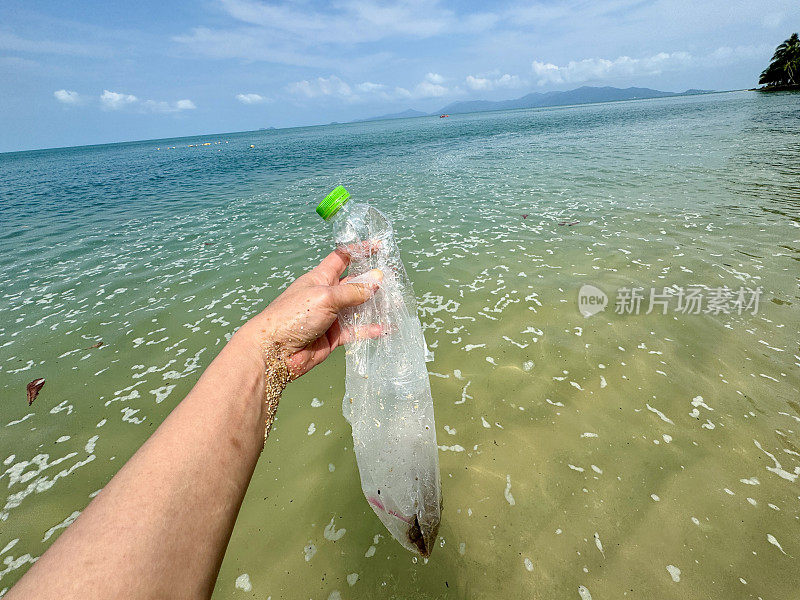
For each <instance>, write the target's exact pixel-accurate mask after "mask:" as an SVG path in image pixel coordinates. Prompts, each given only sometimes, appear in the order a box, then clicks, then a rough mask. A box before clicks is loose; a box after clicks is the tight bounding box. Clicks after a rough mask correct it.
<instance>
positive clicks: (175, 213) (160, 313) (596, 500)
mask: <svg viewBox="0 0 800 600" xmlns="http://www.w3.org/2000/svg"><path fill="white" fill-rule="evenodd" d="M206 143H207V144H208V145H204V144H206ZM251 145H252V146H253V147H252V148H251ZM340 183H341V184H344V185H346V186H347V187H348V189H349V190H350V191H351V193H352V195H353V197H354V198H357V199H359V200H369V201H371V202H373V203H374V204H375V206H377V207H378V208H380V209H381V210H382V211H384V212H385V213H386V214H387V215H388V216H389V217H390V218H391V219H392V220H393V221H394V223H395V226H396V229H397V232H398V239H399V245H400V249H401V251H402V253H403V257H404V260H405V263H406V266H407V269H408V272H409V275H410V277H411V279H412V281H413V284H414V286H415V293H416V296H417V298H418V301H419V314H420V317H421V319H422V322H423V325H424V327H425V335H426V338H427V343H428V345H429V346H430V348H431V350H432V351H433V352H434V356H435V359H434V361H433V362H431V363H429V364H428V368H429V370H430V375H431V385H432V390H433V397H434V402H435V407H436V424H437V436H438V441H439V444H440V462H441V472H442V486H443V498H444V503H443V505H444V512H443V520H442V526H441V530H440V537H439V539H438V541H437V546H438V547H436V548H435V549H434V551H433V555H432V556H431V558H430V559H429V560H427V561H426V560H421V559H418V558H416V557H414V556H412V555H411V554H410V553H408V552H406V551H405V550H404V549H403V548H402V547H401V546H400V545H399V544H397V543H396V542H395V541H393V540H392V539H391V538H390V537H389V536H388V535H387V532H386V531H385V530H384V528H383V526H382V525H381V523H380V522H379V521H378V519H377V517H376V516H375V515H374V514H373V512H372V510H371V509H370V507H369V506H368V504H367V502H366V500H365V499H364V498H363V496H362V493H361V489H360V486H359V480H358V473H357V469H356V464H355V458H354V454H353V451H352V439H351V434H350V427H349V425H348V424H347V422H346V421H345V420H344V418H343V417H342V414H341V398H342V395H343V392H344V388H343V384H344V360H343V356H342V352H341V350H340V351H339V352H337V354H336V355H335V356H333V357H332V358H331V359H330V360H329V361H327V362H326V363H325V364H324V365H322V366H320V367H318V368H317V369H315V370H314V371H313V372H311V373H310V374H308V375H306V376H305V377H303V378H302V379H300V380H299V381H297V382H295V383H292V384H290V386H289V387H288V389H287V390H286V392H285V394H284V397H283V400H282V402H281V405H280V410H279V413H278V422H277V425H276V428H275V429H274V431H273V434H272V436H271V437H270V440H269V443H268V445H267V448H266V450H265V452H264V454H263V456H262V457H261V460H260V462H259V464H258V467H257V469H256V472H255V475H254V478H253V481H252V484H251V485H250V489H249V491H248V494H247V497H246V498H245V501H244V505H243V506H242V510H241V513H240V515H239V519H238V522H237V524H236V528H235V530H234V532H233V536H232V539H231V543H230V546H229V548H228V552H227V554H226V556H225V560H224V563H223V565H222V569H221V572H220V576H219V580H218V583H217V586H216V590H215V597H216V598H220V599H228V598H230V599H236V598H262V599H266V598H269V597H271V598H273V599H277V598H315V599H317V598H319V599H323V600H324V599H331V600H335V599H338V598H343V599H346V598H490V597H511V598H517V597H520V598H521V597H526V598H575V599H576V600H581V599H582V600H587V599H589V598H594V600H601V599H604V598H623V597H629V598H660V599H670V598H704V599H705V598H725V599H729V598H763V599H764V600H769V599H785V598H789V597H795V595H796V594H797V593H798V592H797V590H798V589H800V481H798V478H799V477H800V435H798V432H800V393H799V392H798V390H799V388H800V370H799V369H798V367H799V366H800V333H799V330H800V313H799V312H798V307H800V293H799V292H798V283H799V282H800V96H798V95H797V94H791V93H785V94H781V93H775V94H770V95H761V94H758V93H754V92H736V93H725V94H712V95H705V96H694V97H679V98H668V99H657V100H642V101H632V102H619V103H611V104H601V105H585V106H576V107H559V108H550V109H539V110H519V111H508V112H492V113H481V114H468V115H453V116H451V117H450V118H447V119H439V118H435V117H434V118H430V117H425V118H416V119H406V120H398V121H383V122H373V123H359V124H348V125H333V126H326V127H309V128H301V129H291V130H275V131H260V132H250V133H240V134H226V135H211V136H202V137H196V138H182V139H171V140H158V141H147V142H137V143H127V144H115V145H106V146H91V147H81V148H67V149H57V150H43V151H35V152H24V153H13V154H0V595H2V594H3V593H4V591H5V590H6V589H7V588H9V587H10V586H11V585H13V584H14V582H15V581H17V580H18V579H19V577H20V576H21V575H22V574H23V573H24V572H25V570H26V569H27V568H28V567H29V566H30V564H31V563H32V561H34V560H35V559H36V558H37V557H39V556H40V555H41V554H42V553H43V552H44V550H45V549H46V548H47V547H48V545H49V544H51V543H52V542H53V541H54V540H55V539H56V538H57V537H58V535H59V533H61V531H62V530H63V529H64V528H65V527H66V526H67V525H68V524H69V523H70V522H71V521H72V520H74V519H75V518H76V516H77V515H78V514H79V513H80V511H81V510H83V509H84V507H85V506H86V504H87V503H88V502H89V501H90V499H91V498H92V497H93V496H94V495H95V494H96V493H97V491H98V490H100V489H101V488H102V487H103V485H105V483H106V482H107V481H108V480H109V479H110V478H111V476H112V475H113V474H114V473H115V472H116V471H117V470H118V469H119V468H120V467H121V466H122V464H123V463H124V462H125V460H126V459H128V458H129V457H130V456H131V454H132V453H133V452H134V451H135V450H136V449H137V448H138V447H139V446H140V445H141V444H142V443H143V442H144V440H145V439H146V438H147V437H148V436H149V435H150V434H151V433H152V432H153V431H154V430H155V428H156V427H157V426H158V424H159V423H160V422H161V421H162V420H163V419H164V418H165V416H166V415H167V414H168V413H169V412H170V410H171V409H172V408H173V407H174V406H175V405H176V404H177V403H178V402H179V401H180V400H181V398H183V396H184V395H185V394H186V393H187V392H188V391H189V389H190V388H191V386H192V385H193V384H194V382H195V381H196V380H197V378H198V376H199V375H200V373H201V371H202V369H203V368H204V367H205V366H206V365H207V364H208V363H209V362H210V361H211V359H212V358H213V357H214V356H215V354H216V353H217V352H218V351H219V350H220V348H222V346H223V345H224V344H225V342H226V339H227V338H228V337H229V336H230V334H231V333H232V332H233V331H234V330H235V329H236V327H238V326H239V325H241V324H242V323H243V322H244V320H246V319H247V318H248V317H249V316H251V315H253V314H255V313H256V312H257V311H258V310H260V308H261V307H263V306H265V305H266V304H267V303H268V302H269V301H270V300H271V299H272V298H274V297H275V296H276V295H277V294H279V293H280V292H281V290H283V289H284V288H285V287H286V286H287V285H288V284H289V283H290V282H291V281H292V280H293V278H295V277H296V276H298V275H300V274H301V273H303V272H304V271H305V270H306V269H308V268H309V267H310V266H312V265H314V264H315V263H316V262H317V261H319V260H320V258H321V257H322V256H324V255H325V254H327V253H328V252H329V251H330V249H331V239H330V232H329V230H328V227H327V226H326V224H325V223H324V222H322V221H321V219H319V217H317V215H316V214H315V213H314V207H315V206H316V204H317V203H318V202H319V200H320V199H321V198H322V197H323V196H324V195H325V194H327V192H328V191H330V190H331V189H332V188H333V187H334V186H335V185H337V184H340ZM584 285H591V286H595V287H596V288H598V290H599V291H601V292H602V293H605V294H606V295H607V297H608V305H607V306H606V308H605V310H603V311H600V312H598V313H597V314H594V315H593V316H589V317H586V316H584V315H583V314H581V311H580V310H579V304H578V295H579V290H580V289H581V288H582V286H584ZM634 288H635V289H638V290H640V291H638V292H632V291H631V290H634ZM651 288H653V289H652V290H651ZM664 288H669V289H670V290H671V294H672V295H669V294H670V292H665V289H664ZM585 289H589V288H585ZM690 289H691V290H694V296H692V297H693V298H694V299H695V300H697V299H698V297H699V298H700V300H702V301H703V304H702V305H700V304H695V305H689V304H688V298H689V295H688V292H687V290H690ZM725 290H728V291H725ZM740 294H744V295H743V296H741V295H740ZM593 295H594V296H595V297H596V298H601V296H600V295H599V294H598V293H597V292H593ZM642 296H643V297H644V299H641V298H642ZM637 297H638V298H640V302H641V304H640V306H637V304H636V303H635V302H632V301H631V299H633V298H637ZM654 298H655V299H663V298H667V299H668V303H666V301H665V303H653V305H652V306H651V302H652V300H653V299H654ZM743 299H746V300H747V301H746V302H743V301H742V300H743ZM720 300H724V302H721V301H720ZM755 300H757V306H756V305H755ZM597 301H598V302H599V300H597ZM679 301H682V302H683V305H682V310H681V307H679V305H678V302H679ZM637 302H639V301H637ZM737 302H738V304H737ZM594 306H597V305H594ZM695 308H696V309H697V310H694V309H695ZM648 309H651V310H649V311H648ZM648 312H649V314H648ZM637 313H638V314H637ZM99 342H102V345H101V346H99V347H95V346H97V344H98V343H99ZM39 377H44V378H46V381H47V382H46V384H45V386H44V388H43V389H42V391H41V393H40V395H39V397H38V398H37V399H36V401H35V402H34V403H33V405H32V406H30V407H29V406H28V402H27V399H26V392H25V388H26V385H27V383H28V382H29V381H31V380H33V379H36V378H39ZM177 592H178V590H176V593H177Z"/></svg>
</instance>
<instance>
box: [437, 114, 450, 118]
mask: <svg viewBox="0 0 800 600" xmlns="http://www.w3.org/2000/svg"><path fill="white" fill-rule="evenodd" d="M449 116H450V115H439V118H440V119H445V118H447V117H449Z"/></svg>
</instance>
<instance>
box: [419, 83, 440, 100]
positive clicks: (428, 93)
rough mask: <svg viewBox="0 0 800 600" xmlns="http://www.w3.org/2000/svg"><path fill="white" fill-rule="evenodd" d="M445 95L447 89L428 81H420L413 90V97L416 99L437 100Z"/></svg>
mask: <svg viewBox="0 0 800 600" xmlns="http://www.w3.org/2000/svg"><path fill="white" fill-rule="evenodd" d="M446 93H447V88H446V87H445V86H443V85H439V84H437V83H431V82H430V81H421V82H419V83H418V84H417V85H416V87H415V88H414V96H416V97H417V98H439V97H440V96H444V95H445V94H446Z"/></svg>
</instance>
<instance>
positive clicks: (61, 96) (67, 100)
mask: <svg viewBox="0 0 800 600" xmlns="http://www.w3.org/2000/svg"><path fill="white" fill-rule="evenodd" d="M53 96H55V98H56V100H58V101H59V102H63V103H64V104H80V103H81V96H80V94H79V93H78V92H72V91H70V90H56V91H55V92H53Z"/></svg>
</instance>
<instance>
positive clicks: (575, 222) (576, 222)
mask: <svg viewBox="0 0 800 600" xmlns="http://www.w3.org/2000/svg"><path fill="white" fill-rule="evenodd" d="M578 223H580V221H573V222H572V223H567V225H569V226H570V227H572V226H573V225H577V224H578Z"/></svg>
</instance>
